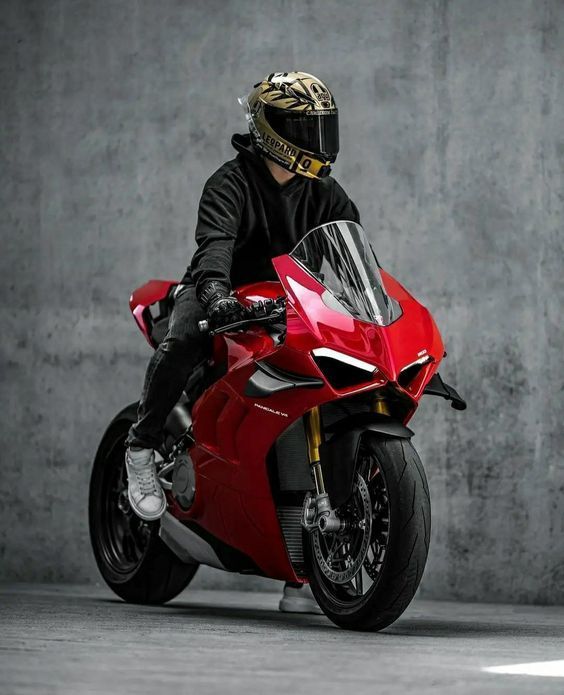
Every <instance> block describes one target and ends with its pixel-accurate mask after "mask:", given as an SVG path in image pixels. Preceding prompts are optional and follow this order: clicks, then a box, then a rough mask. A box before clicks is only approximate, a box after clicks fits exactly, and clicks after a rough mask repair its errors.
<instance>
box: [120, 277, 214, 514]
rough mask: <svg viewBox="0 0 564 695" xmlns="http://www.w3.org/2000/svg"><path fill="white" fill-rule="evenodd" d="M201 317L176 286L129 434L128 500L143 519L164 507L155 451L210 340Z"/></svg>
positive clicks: (191, 298) (191, 295)
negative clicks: (202, 330)
mask: <svg viewBox="0 0 564 695" xmlns="http://www.w3.org/2000/svg"><path fill="white" fill-rule="evenodd" d="M203 318H205V313H204V311H203V309H202V307H201V305H200V303H199V302H198V300H197V298H196V291H195V288H194V287H191V286H186V287H182V288H180V291H179V292H178V294H177V295H176V297H175V300H174V306H173V309H172V314H171V317H170V321H169V326H168V331H167V333H166V335H165V337H164V339H163V341H162V343H161V344H160V345H159V346H158V348H157V349H156V350H155V352H154V354H153V356H152V357H151V360H150V361H149V366H148V367H147V372H146V374H145V383H144V386H143V392H142V394H141V400H140V403H139V408H138V411H137V422H136V423H135V424H134V425H132V426H131V428H130V430H129V433H128V436H127V440H126V445H127V447H128V449H127V452H126V459H125V460H126V466H127V473H128V480H129V500H130V503H131V506H132V508H133V510H134V511H135V513H136V514H138V515H139V516H140V517H141V518H144V519H147V520H154V519H158V518H159V517H160V516H162V514H163V513H164V511H165V509H166V501H165V498H164V494H163V491H162V488H161V487H160V485H159V483H158V480H157V476H156V472H155V458H154V451H153V450H154V449H155V448H156V447H158V446H160V444H161V443H162V437H163V427H164V424H165V422H166V419H167V417H168V415H169V413H170V411H171V410H172V408H173V407H174V406H175V405H176V403H177V401H178V399H179V398H180V396H181V395H182V390H183V389H184V386H185V385H186V381H187V380H188V377H189V375H190V372H191V371H192V369H193V368H194V367H195V366H196V365H197V364H198V363H199V362H201V361H202V360H203V359H204V358H205V357H206V354H207V351H208V349H209V342H208V339H207V338H206V337H204V336H202V335H201V334H200V332H199V330H198V321H201V320H202V319H203Z"/></svg>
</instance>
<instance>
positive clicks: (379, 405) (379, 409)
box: [372, 391, 390, 415]
mask: <svg viewBox="0 0 564 695" xmlns="http://www.w3.org/2000/svg"><path fill="white" fill-rule="evenodd" d="M372 411H373V412H375V413H378V415H390V409H389V407H388V404H387V403H386V399H385V398H384V397H383V396H382V395H381V394H380V393H378V391H375V393H374V398H373V399H372Z"/></svg>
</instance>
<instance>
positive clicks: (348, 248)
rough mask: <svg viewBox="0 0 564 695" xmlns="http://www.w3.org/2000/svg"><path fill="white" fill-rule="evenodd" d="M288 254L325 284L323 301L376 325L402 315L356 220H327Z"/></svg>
mask: <svg viewBox="0 0 564 695" xmlns="http://www.w3.org/2000/svg"><path fill="white" fill-rule="evenodd" d="M290 256H291V257H292V258H293V259H294V260H295V261H297V262H298V263H300V264H301V265H302V266H303V267H304V268H305V269H306V270H307V271H308V272H309V273H310V274H311V275H313V277H314V278H315V279H316V280H318V281H319V282H320V283H321V284H322V285H323V286H324V287H325V288H326V290H327V291H326V292H325V293H324V294H323V301H324V302H325V304H326V305H327V306H328V307H330V308H331V309H334V310H336V311H340V312H341V313H344V314H347V315H348V316H352V317H353V318H356V319H360V320H361V321H368V322H370V323H375V324H378V325H379V326H387V325H389V324H390V323H392V321H395V319H397V318H398V317H399V316H401V308H400V305H399V304H398V302H396V301H395V300H394V299H392V298H391V297H389V296H388V295H387V294H386V291H385V289H384V286H383V284H382V278H381V275H380V270H379V268H378V262H377V260H376V256H375V255H374V252H373V251H372V247H371V246H370V243H369V242H368V239H367V238H366V235H365V233H364V230H363V229H362V227H361V226H360V225H359V224H356V223H355V222H345V221H341V222H330V223H328V224H324V225H322V226H321V227H316V228H315V229H312V230H311V231H310V232H308V233H307V234H306V235H305V236H304V238H303V239H302V240H301V241H300V243H299V244H298V245H297V246H296V247H295V248H294V250H293V251H292V253H291V254H290Z"/></svg>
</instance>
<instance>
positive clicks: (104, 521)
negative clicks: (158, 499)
mask: <svg viewBox="0 0 564 695" xmlns="http://www.w3.org/2000/svg"><path fill="white" fill-rule="evenodd" d="M136 412H137V408H136V405H135V404H134V405H131V406H128V407H127V408H126V409H125V410H123V411H122V412H121V413H119V414H118V415H117V416H116V417H115V418H114V420H113V421H112V422H111V424H110V426H109V427H108V429H107V430H106V432H105V434H104V436H103V438H102V441H101V443H100V446H99V447H98V451H97V453H96V458H95V460H94V466H93V469H92V476H91V479H90V498H89V510H88V511H89V522H90V540H91V542H92V549H93V551H94V557H95V559H96V563H97V565H98V569H99V570H100V573H101V575H102V577H103V578H104V580H105V582H106V583H107V584H108V586H109V587H110V588H111V589H112V591H114V592H115V593H116V594H117V595H118V596H120V597H121V598H122V599H124V600H125V601H128V602H131V603H148V604H161V603H166V602H167V601H170V600H171V599H173V598H174V597H175V596H177V595H178V594H179V593H180V592H181V591H182V590H183V589H184V588H185V587H186V586H187V585H188V584H189V582H190V580H191V579H192V577H193V576H194V574H195V573H196V570H197V569H198V565H197V564H194V565H187V564H185V563H183V562H181V561H180V560H179V559H178V558H177V557H176V555H174V554H173V553H172V552H171V551H170V550H169V549H168V548H167V546H166V545H165V544H164V543H163V542H162V541H161V539H160V538H159V535H158V533H159V524H160V522H158V521H156V522H146V521H142V520H141V519H140V518H139V517H138V516H136V514H134V512H133V511H132V509H131V507H130V505H129V501H128V499H127V475H126V471H125V438H126V436H127V432H128V430H129V427H130V426H131V424H132V423H133V422H135V419H136Z"/></svg>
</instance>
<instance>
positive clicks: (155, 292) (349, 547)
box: [90, 222, 466, 630]
mask: <svg viewBox="0 0 564 695" xmlns="http://www.w3.org/2000/svg"><path fill="white" fill-rule="evenodd" d="M272 262H273V265H274V268H275V270H276V273H277V275H278V278H279V281H277V282H259V283H256V284H252V285H246V286H244V287H239V288H237V289H236V290H235V295H236V296H237V298H238V299H239V300H240V302H241V303H242V304H243V305H244V306H245V307H246V309H245V312H246V313H245V316H244V318H243V319H242V320H240V321H238V322H237V323H233V324H231V325H229V326H223V327H221V328H215V330H214V327H213V326H208V325H207V322H206V321H203V322H201V324H200V329H201V330H202V331H208V332H209V334H210V336H211V337H210V341H211V342H212V345H213V347H212V351H211V357H210V359H209V360H207V361H205V362H204V363H202V364H201V365H199V366H198V368H197V369H195V370H194V372H193V374H192V375H191V377H190V378H189V380H188V382H187V384H186V387H185V389H184V392H183V395H182V398H181V399H180V400H179V402H178V403H177V404H176V406H175V407H174V409H173V410H172V412H171V414H170V416H169V417H168V420H167V422H166V427H165V433H164V437H163V443H162V446H161V448H160V450H159V451H158V452H157V454H156V460H157V468H158V475H159V479H160V482H161V485H162V487H163V488H164V490H165V494H166V497H167V501H168V508H167V511H166V512H165V514H164V516H163V517H162V518H161V519H160V520H159V521H158V522H151V523H147V522H144V521H142V520H141V519H139V518H138V517H137V516H135V514H134V513H133V512H132V510H131V508H130V505H129V502H128V496H127V480H126V474H125V465H124V441H125V437H126V434H127V431H128V429H129V427H130V425H131V423H132V422H134V421H135V420H136V410H137V404H136V403H134V404H131V405H129V406H128V407H126V408H124V410H122V411H121V412H120V413H118V415H116V416H115V418H114V419H113V420H112V422H111V423H110V425H109V427H108V429H107V430H106V432H105V434H104V436H103V438H102V441H101V443H100V446H99V448H98V452H97V454H96V459H95V462H94V467H93V472H92V479H91V486H90V533H91V539H92V545H93V549H94V554H95V557H96V560H97V563H98V566H99V569H100V571H101V573H102V575H103V577H104V579H105V581H106V582H107V583H108V585H109V586H110V587H111V588H112V589H113V591H114V592H115V593H116V594H117V595H118V596H120V597H122V598H123V599H125V600H126V601H131V602H138V603H163V602H165V601H168V600H170V599H172V598H174V597H175V596H176V595H178V594H179V593H180V592H181V591H182V590H183V589H184V588H185V587H186V586H187V585H188V584H189V582H190V580H191V579H192V577H193V576H194V574H195V572H196V570H197V568H198V566H199V565H200V564H204V565H210V566H212V567H218V568H221V569H223V570H227V571H230V572H241V573H245V574H257V575H261V576H264V577H271V578H274V579H280V580H285V581H290V582H309V583H310V584H311V588H312V591H313V593H314V595H315V598H316V599H317V601H318V603H319V605H320V606H321V608H322V610H323V612H324V613H325V614H326V615H327V616H328V617H329V618H330V619H331V620H332V621H333V622H334V623H336V624H337V625H339V626H341V627H344V628H349V629H357V630H379V629H382V628H384V627H386V626H387V625H389V624H390V623H392V622H393V621H394V620H396V618H398V617H399V616H400V615H401V613H402V612H403V611H404V610H405V608H406V607H407V605H408V604H409V602H410V601H411V599H412V598H413V595H414V594H415V591H416V589H417V587H418V585H419V582H420V580H421V576H422V574H423V569H424V567H425V562H426V559H427V551H428V548H429V536H430V531H431V509H430V502H429V488H428V486H427V481H426V478H425V472H424V470H423V466H422V465H421V461H420V459H419V456H418V455H417V452H416V451H415V449H414V448H413V445H412V443H411V438H412V436H413V432H412V431H411V430H410V429H409V428H408V427H407V423H408V422H409V420H410V418H411V417H412V415H413V413H414V412H415V410H416V408H417V405H418V403H419V400H420V399H421V397H422V396H423V394H433V395H438V396H442V397H443V398H445V399H447V400H450V401H451V405H452V406H453V407H454V408H457V409H459V410H463V409H464V408H465V407H466V404H465V402H464V401H463V400H462V399H461V398H460V396H459V395H458V394H457V392H456V391H455V390H454V389H453V388H452V387H451V386H448V385H447V384H446V383H444V382H443V381H442V379H441V377H440V376H439V374H438V372H437V369H438V367H439V363H440V362H441V360H442V358H443V357H444V354H445V353H444V347H443V343H442V340H441V336H440V334H439V331H438V329H437V327H436V325H435V323H434V321H433V319H432V317H431V315H430V313H429V312H428V311H427V309H426V308H425V307H423V306H422V305H421V304H419V303H418V302H417V301H416V300H415V299H414V298H413V297H412V296H411V295H410V294H409V293H408V292H407V291H406V290H405V289H404V288H403V287H402V286H401V285H400V284H399V282H397V281H396V280H394V278H393V277H391V276H390V275H389V274H388V273H386V272H384V270H382V269H381V268H380V266H379V264H378V262H377V260H376V257H375V255H374V253H373V251H372V248H371V246H370V244H369V243H368V240H367V238H366V236H365V234H364V231H363V230H362V228H361V227H360V226H359V225H357V224H354V223H352V222H333V223H330V224H325V225H322V226H320V227H317V228H315V229H313V230H311V231H310V232H309V233H308V234H307V235H306V236H305V237H304V238H303V239H302V240H301V241H300V243H299V244H298V245H297V246H296V247H295V249H294V250H293V251H292V252H291V253H290V254H288V255H284V256H278V257H276V258H274V259H273V261H272ZM176 284H177V283H174V282H169V281H158V280H152V281H150V282H148V283H147V284H146V285H144V286H143V287H141V288H139V289H138V290H136V291H135V292H134V293H133V295H132V296H131V299H130V306H131V309H132V312H133V315H134V317H135V320H136V321H137V323H138V325H139V328H140V329H141V331H142V332H143V334H144V335H145V337H146V339H147V340H148V341H149V343H150V344H151V345H152V346H153V347H156V346H157V345H158V343H159V341H160V340H162V338H163V336H164V334H165V332H166V328H167V323H168V318H169V315H170V311H171V308H172V304H173V301H174V300H173V296H172V295H173V292H174V289H175V286H176Z"/></svg>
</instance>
